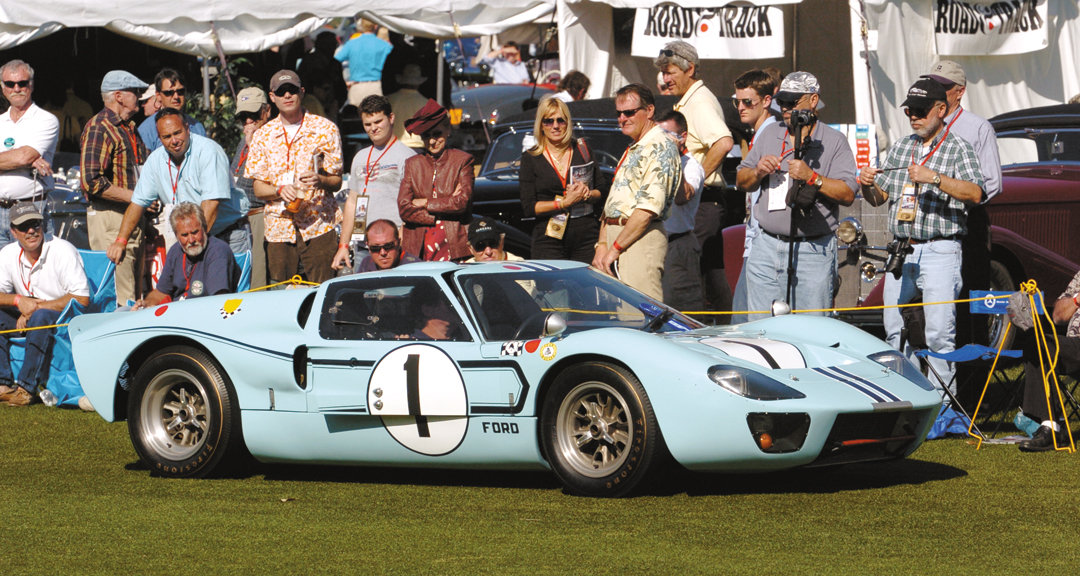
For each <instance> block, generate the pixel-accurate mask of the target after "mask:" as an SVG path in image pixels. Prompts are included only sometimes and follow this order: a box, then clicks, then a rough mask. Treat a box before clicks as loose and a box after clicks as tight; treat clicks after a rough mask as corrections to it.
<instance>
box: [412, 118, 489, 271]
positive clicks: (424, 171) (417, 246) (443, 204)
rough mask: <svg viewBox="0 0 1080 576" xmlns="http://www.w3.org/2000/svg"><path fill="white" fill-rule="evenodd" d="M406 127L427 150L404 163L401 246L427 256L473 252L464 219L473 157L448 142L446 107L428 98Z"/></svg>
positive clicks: (443, 258) (461, 255)
mask: <svg viewBox="0 0 1080 576" xmlns="http://www.w3.org/2000/svg"><path fill="white" fill-rule="evenodd" d="M405 129H406V130H408V131H409V132H410V133H412V134H419V135H420V137H421V138H422V139H423V141H424V147H425V153H424V154H418V155H416V156H413V157H412V158H409V159H408V160H407V161H406V162H405V170H404V176H403V177H402V179H401V189H400V191H399V192H398V210H399V211H400V212H401V219H402V220H403V221H404V222H405V227H404V230H403V231H402V235H401V247H402V250H404V251H405V252H407V253H409V254H413V255H415V256H417V257H419V258H420V259H421V260H425V261H446V260H464V259H467V258H469V257H471V256H472V254H471V253H470V252H469V244H468V224H469V221H470V219H471V218H472V216H471V214H472V191H473V178H474V174H473V157H472V155H471V154H468V153H466V152H462V151H461V150H455V149H451V148H447V147H446V139H447V137H448V136H449V135H450V119H449V117H448V115H447V112H446V108H443V107H442V106H439V104H438V103H437V102H435V101H434V100H428V102H427V104H425V105H424V107H423V108H421V109H420V110H419V111H418V112H417V113H416V114H415V115H414V116H413V117H412V118H410V119H408V120H406V121H405Z"/></svg>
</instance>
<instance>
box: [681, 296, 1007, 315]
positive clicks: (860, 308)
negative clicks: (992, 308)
mask: <svg viewBox="0 0 1080 576" xmlns="http://www.w3.org/2000/svg"><path fill="white" fill-rule="evenodd" d="M1008 297H1009V296H1008V295H1006V296H983V297H982V298H964V299H962V300H943V301H941V302H915V303H912V304H883V305H880V306H851V307H848V308H817V309H810V310H792V311H791V313H792V314H808V313H811V312H859V311H864V310H884V309H886V308H910V307H915V306H937V305H940V304H964V303H967V302H980V301H983V300H999V299H1002V298H1008ZM682 314H685V315H687V316H713V315H724V314H772V311H771V310H752V311H746V312H744V311H741V310H738V311H736V310H731V311H715V310H701V311H688V312H682Z"/></svg>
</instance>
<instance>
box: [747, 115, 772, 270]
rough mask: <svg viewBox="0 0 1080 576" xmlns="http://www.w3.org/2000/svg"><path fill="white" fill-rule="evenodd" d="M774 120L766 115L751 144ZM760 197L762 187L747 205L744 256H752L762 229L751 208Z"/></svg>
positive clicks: (751, 196) (754, 192)
mask: <svg viewBox="0 0 1080 576" xmlns="http://www.w3.org/2000/svg"><path fill="white" fill-rule="evenodd" d="M774 102H775V100H774ZM774 122H776V117H775V116H773V115H772V114H769V115H768V116H766V117H765V122H762V124H761V127H759V128H758V129H757V130H755V131H754V137H753V138H751V139H750V146H753V145H754V142H757V138H758V136H759V135H761V133H762V132H764V131H765V127H766V126H768V125H769V124H772V123H774ZM758 198H761V188H758V189H757V190H754V191H753V192H752V193H751V194H750V203H749V204H747V205H746V206H747V210H746V214H747V215H748V216H749V217H748V218H747V220H746V239H745V240H744V241H743V255H742V257H743V258H749V257H750V244H751V243H753V241H754V238H756V237H757V235H758V234H759V233H760V231H761V224H759V223H758V221H757V218H755V217H754V211H753V210H752V209H751V207H752V206H753V205H754V204H757V201H758Z"/></svg>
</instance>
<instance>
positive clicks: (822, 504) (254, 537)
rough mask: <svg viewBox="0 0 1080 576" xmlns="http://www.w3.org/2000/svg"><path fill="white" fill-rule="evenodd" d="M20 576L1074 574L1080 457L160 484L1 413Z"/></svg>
mask: <svg viewBox="0 0 1080 576" xmlns="http://www.w3.org/2000/svg"><path fill="white" fill-rule="evenodd" d="M0 437H2V438H3V439H4V442H3V449H2V451H0V482H2V483H3V486H4V487H5V488H6V491H5V494H6V496H7V497H6V498H5V499H4V501H3V505H2V506H0V530H3V532H4V534H5V536H6V538H5V542H6V543H7V549H6V550H5V551H4V553H3V554H2V557H0V573H2V574H5V575H12V574H118V573H126V572H131V573H137V574H149V573H156V574H165V573H182V574H195V575H204V574H206V575H208V574H214V575H216V574H231V573H238V574H292V573H305V574H306V573H341V574H367V573H432V574H472V573H496V574H505V573H516V574H571V573H574V574H641V573H649V574H684V573H690V574H753V575H761V574H802V573H829V574H880V573H886V574H923V573H942V574H988V573H989V574H1012V573H1017V574H1028V573H1043V574H1069V573H1072V570H1074V569H1076V567H1077V565H1078V564H1080V560H1078V558H1080V553H1078V552H1077V551H1076V546H1077V536H1078V535H1080V487H1078V486H1080V456H1077V455H1068V454H1065V453H1048V454H1021V453H1020V452H1019V451H1018V450H1017V449H1016V447H1015V446H984V447H983V449H982V450H980V451H976V450H975V448H974V446H972V445H970V444H968V443H967V442H965V441H964V440H939V441H934V442H930V443H928V444H926V445H924V446H923V447H922V448H920V449H919V450H918V451H917V452H916V453H915V454H914V456H913V457H912V458H909V459H907V460H904V461H900V462H891V463H886V464H878V465H852V466H847V467H844V468H840V469H836V470H830V471H820V470H797V471H792V472H787V473H782V474H773V475H764V476H759V475H754V476H719V475H693V474H684V475H680V476H679V477H678V478H677V479H676V480H675V481H674V482H673V484H672V486H671V488H670V490H668V492H670V494H667V495H663V496H646V497H639V498H633V499H627V500H592V499H584V498H575V497H570V496H566V495H564V494H563V493H562V491H561V490H560V488H559V485H558V484H557V482H556V481H555V479H554V476H552V475H550V474H548V473H504V472H457V471H452V472H447V471H438V470H381V469H368V468H329V467H293V466H272V467H271V466H260V467H256V468H253V469H252V473H251V475H250V476H248V477H246V478H240V479H229V480H166V479H161V478H154V477H151V476H150V473H149V472H148V471H147V470H146V469H145V468H144V467H143V466H142V465H141V463H140V462H139V460H138V458H137V456H136V455H135V451H134V450H133V449H132V447H131V443H130V441H129V440H128V435H127V425H126V423H116V424H107V423H105V422H104V421H102V420H101V418H100V417H98V416H97V415H96V414H84V413H80V412H78V411H71V410H56V409H51V408H46V407H44V406H40V405H39V406H34V407H31V408H28V409H15V408H8V407H7V406H0Z"/></svg>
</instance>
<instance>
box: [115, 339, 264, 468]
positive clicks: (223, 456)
mask: <svg viewBox="0 0 1080 576" xmlns="http://www.w3.org/2000/svg"><path fill="white" fill-rule="evenodd" d="M128 433H129V434H130V435H131V443H132V445H133V446H134V447H135V451H136V452H137V453H138V454H139V458H141V459H142V461H143V462H144V463H146V465H147V466H149V467H150V470H151V471H152V472H154V473H156V474H160V475H162V476H168V477H172V478H183V477H197V478H201V477H204V476H207V475H210V474H211V473H214V472H215V471H217V472H220V471H221V469H223V468H224V467H225V466H224V465H226V464H233V463H236V462H237V461H238V460H240V459H241V458H242V455H243V454H244V453H245V448H244V440H243V436H242V433H241V430H240V406H239V403H238V402H237V400H236V392H235V391H234V390H233V388H232V385H231V384H230V383H229V382H228V381H227V379H226V377H225V374H224V371H223V370H222V369H221V367H220V366H218V364H217V362H215V361H214V359H212V358H210V357H209V356H208V355H206V354H205V353H203V352H202V351H200V350H197V349H194V348H191V347H188V346H172V347H169V348H166V349H164V350H162V351H160V352H158V353H157V354H154V355H153V356H152V357H150V359H149V360H147V361H146V363H145V364H143V366H142V367H141V368H140V369H139V373H138V375H137V376H136V379H135V385H134V387H133V389H132V391H131V395H130V396H129V397H128Z"/></svg>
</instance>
